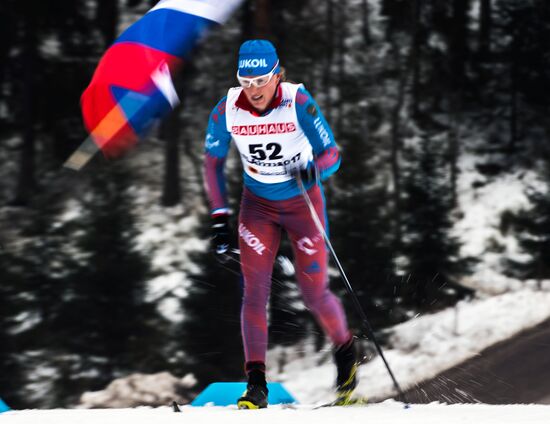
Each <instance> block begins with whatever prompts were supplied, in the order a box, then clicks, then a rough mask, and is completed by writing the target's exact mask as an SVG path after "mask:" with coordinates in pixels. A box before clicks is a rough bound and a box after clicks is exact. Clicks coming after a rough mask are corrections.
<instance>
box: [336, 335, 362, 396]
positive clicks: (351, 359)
mask: <svg viewBox="0 0 550 424" xmlns="http://www.w3.org/2000/svg"><path fill="white" fill-rule="evenodd" d="M334 362H335V363H336V369H337V372H338V375H337V377H336V395H337V398H336V402H335V404H338V405H347V404H348V403H350V401H351V394H352V393H353V390H355V387H356V386H357V367H358V365H359V363H358V361H357V349H356V347H355V337H352V338H351V340H350V341H349V342H347V343H345V344H343V345H341V346H338V347H337V348H336V350H335V351H334Z"/></svg>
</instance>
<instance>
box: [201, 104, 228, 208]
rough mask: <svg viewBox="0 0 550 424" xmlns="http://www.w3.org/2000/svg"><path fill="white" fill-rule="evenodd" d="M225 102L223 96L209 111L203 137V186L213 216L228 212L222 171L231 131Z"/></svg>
mask: <svg viewBox="0 0 550 424" xmlns="http://www.w3.org/2000/svg"><path fill="white" fill-rule="evenodd" d="M225 103H226V98H225V97H224V98H223V99H222V100H220V102H219V103H218V104H217V105H216V107H215V108H214V109H213V110H212V112H211V113H210V118H209V120H208V128H207V130H206V139H205V156H204V186H205V190H206V194H207V196H208V201H209V202H210V208H211V214H212V216H214V217H215V216H218V215H227V213H228V209H227V198H226V187H225V186H226V183H225V176H224V173H223V171H224V166H225V158H226V157H227V152H228V151H229V144H230V142H231V133H230V132H228V131H227V127H226V115H225Z"/></svg>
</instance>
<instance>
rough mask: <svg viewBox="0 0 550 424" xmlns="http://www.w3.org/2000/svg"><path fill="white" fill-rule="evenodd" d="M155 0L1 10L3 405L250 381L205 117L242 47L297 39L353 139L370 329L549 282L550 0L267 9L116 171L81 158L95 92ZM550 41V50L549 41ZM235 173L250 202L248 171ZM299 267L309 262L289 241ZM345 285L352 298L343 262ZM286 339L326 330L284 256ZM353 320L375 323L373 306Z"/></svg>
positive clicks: (338, 124) (233, 29)
mask: <svg viewBox="0 0 550 424" xmlns="http://www.w3.org/2000/svg"><path fill="white" fill-rule="evenodd" d="M155 3H156V2H155V1H145V0H85V1H84V0H56V1H53V0H29V1H15V0H2V2H1V3H0V34H1V36H0V243H1V247H0V396H1V397H2V398H3V399H4V400H5V401H6V403H8V404H10V406H12V407H14V408H28V407H35V408H36V407H41V408H52V407H68V406H74V405H76V404H77V403H78V401H79V398H80V396H81V395H82V393H83V392H85V391H90V390H98V389H101V388H104V387H105V386H106V385H107V384H108V383H110V382H111V381H112V380H114V379H115V378H118V377H123V376H126V375H128V374H131V373H134V372H142V373H156V372H161V371H168V372H170V373H171V374H173V375H176V376H180V377H181V376H184V375H187V374H189V373H192V374H193V376H194V378H195V379H196V385H195V387H196V390H200V389H201V388H202V387H204V386H205V385H206V384H208V383H210V382H212V381H219V380H239V379H241V378H242V377H243V371H242V362H243V357H242V346H241V339H240V328H239V309H240V296H241V293H240V290H241V285H240V277H239V272H238V264H227V265H226V266H220V265H219V264H217V262H216V261H215V260H214V259H213V258H212V256H211V254H210V253H209V250H208V242H209V229H210V220H209V211H208V206H207V204H206V198H205V194H204V192H203V187H202V169H201V166H202V155H203V143H204V133H205V127H206V123H207V120H208V115H209V113H210V111H211V109H212V108H213V107H214V105H215V104H216V102H217V101H218V100H219V99H220V98H221V97H223V96H224V95H225V94H226V91H227V89H228V88H229V87H232V86H235V85H237V84H236V81H235V72H236V61H237V52H238V47H239V45H240V43H241V42H242V41H244V40H245V39H249V38H267V39H269V40H271V41H272V42H274V43H275V45H276V46H277V49H278V52H279V56H280V58H281V63H282V64H283V66H284V67H285V68H286V69H287V75H288V78H289V79H290V80H292V81H296V82H302V83H304V84H305V86H306V88H307V89H308V90H309V91H310V92H311V93H312V95H313V96H314V98H315V99H316V100H317V102H318V103H319V105H320V107H321V110H322V111H323V113H324V114H325V116H326V118H327V120H328V121H329V123H330V125H331V127H332V129H333V131H334V133H335V137H336V140H337V143H338V144H339V146H340V147H341V153H342V166H341V169H340V170H339V172H338V173H337V174H336V175H334V177H333V178H331V179H330V181H329V182H327V184H326V195H327V205H328V214H329V220H330V233H331V238H332V242H333V245H334V248H335V250H336V252H337V253H338V255H339V258H340V260H341V262H342V265H343V267H344V269H345V270H346V272H347V274H348V277H349V278H350V280H351V282H352V285H353V286H354V288H355V290H356V292H357V295H358V296H359V299H360V301H361V304H362V305H363V307H364V309H365V311H366V312H367V315H368V317H369V319H370V320H371V324H372V325H373V326H374V327H375V329H376V330H377V332H378V333H379V334H380V338H381V340H382V341H383V342H386V338H385V337H384V335H385V334H387V333H386V332H385V331H386V329H389V328H391V326H392V325H395V324H397V323H400V322H403V321H406V320H408V319H410V318H412V317H415V316H418V315H419V314H425V313H429V312H434V311H438V310H441V309H443V308H445V307H448V306H451V305H453V304H455V303H456V302H457V301H458V300H460V299H463V298H465V297H469V298H471V297H473V296H477V297H479V296H490V295H493V294H495V293H502V292H506V291H513V290H516V289H518V288H521V287H522V285H523V284H530V285H532V286H533V288H534V289H540V290H542V289H543V288H544V287H545V286H544V284H543V282H544V280H545V279H548V278H550V257H549V256H550V196H548V184H549V183H550V172H549V170H550V167H549V160H550V155H549V148H550V144H549V120H548V116H549V112H550V110H549V105H550V102H549V100H548V93H549V92H550V54H549V51H548V47H547V40H548V39H549V38H550V4H549V3H548V2H546V1H543V0H453V1H447V2H442V1H437V0H317V1H313V0H302V1H292V0H248V1H246V2H245V3H244V4H243V6H242V7H241V8H240V9H239V10H238V12H237V14H236V15H234V16H233V18H232V19H231V20H230V21H229V22H228V24H226V25H225V26H223V27H221V28H218V29H216V30H214V31H212V32H211V33H210V34H209V37H207V38H206V39H205V40H203V42H202V43H201V44H200V45H199V47H198V48H197V50H196V52H195V54H194V60H193V61H192V63H190V64H187V66H186V67H185V70H184V72H182V73H181V74H180V75H179V76H178V78H177V80H176V87H177V90H178V93H179V94H180V97H181V99H182V105H181V106H180V107H179V108H178V109H177V110H176V111H175V112H174V113H172V114H171V115H170V117H169V118H168V119H166V120H165V121H163V122H162V124H161V125H160V126H159V127H158V128H156V129H155V130H154V131H153V132H152V133H151V134H150V136H149V137H148V138H147V139H145V140H143V141H142V142H141V143H140V144H139V145H138V146H137V148H136V149H134V150H133V151H132V152H131V153H129V154H127V155H126V156H124V157H123V158H121V159H119V160H116V161H107V160H105V159H103V158H101V157H98V158H97V159H96V160H94V162H93V163H91V164H90V165H89V166H88V167H87V168H85V169H84V170H83V171H82V172H79V173H75V172H72V171H69V170H65V169H63V168H62V164H63V162H64V161H65V160H66V159H67V157H68V156H69V155H70V154H71V153H72V151H74V149H76V148H77V147H78V146H79V144H80V143H81V142H82V141H83V140H84V139H85V138H86V136H87V134H86V132H85V131H84V128H83V125H82V121H81V115H80V108H79V98H80V95H81V93H82V92H83V90H84V88H85V87H86V86H87V84H88V83H89V81H90V79H91V76H92V74H93V71H94V69H95V66H96V64H97V62H98V61H99V59H100V57H101V55H102V54H103V52H104V51H105V50H106V48H107V47H108V46H109V45H110V44H111V43H112V42H113V40H114V39H115V38H116V36H117V35H118V34H119V33H120V32H121V31H122V30H124V29H125V28H126V27H127V26H128V25H130V24H131V23H132V22H134V21H135V20H136V19H138V18H139V17H141V16H142V15H143V14H144V13H145V12H146V11H147V10H148V9H149V8H150V7H151V6H153V5H154V4H155ZM545 46H546V47H545ZM227 176H228V181H229V186H230V187H229V190H230V193H231V194H230V199H231V201H232V207H233V211H234V218H233V228H235V227H236V225H235V222H234V221H235V219H236V218H235V217H236V212H237V211H238V200H239V193H240V187H241V168H240V163H239V161H238V158H237V157H236V155H235V152H234V151H233V153H232V157H231V159H230V160H229V162H228V166H227ZM281 254H283V255H286V256H288V257H291V252H290V249H289V246H288V243H287V242H286V241H285V242H283V244H282V246H281ZM331 280H332V281H331V284H332V287H333V288H334V291H336V292H337V293H339V294H340V295H342V298H343V300H344V302H345V304H346V306H347V310H348V311H352V310H353V308H352V304H351V300H350V299H349V298H348V297H347V296H345V292H344V286H343V285H342V284H341V283H340V281H339V277H338V273H337V272H332V273H331ZM270 303H271V307H272V309H271V312H270V337H271V338H270V343H271V346H272V347H276V346H298V345H300V346H303V345H304V344H307V345H308V346H312V347H313V348H314V349H317V350H318V349H321V348H322V347H323V346H324V344H325V342H326V341H325V340H324V336H323V335H322V333H321V332H320V330H319V328H318V327H317V324H316V323H315V322H314V321H313V319H312V318H311V316H310V315H309V313H308V311H307V310H305V308H304V306H303V304H302V302H301V300H300V296H299V293H298V291H297V290H296V287H295V283H294V279H293V276H292V272H289V269H288V267H284V266H283V267H281V266H277V267H276V268H275V272H274V282H273V292H272V296H271V299H270ZM348 317H349V319H350V321H351V324H352V326H353V327H354V328H356V329H357V328H359V326H360V323H359V322H358V320H357V318H356V314H354V313H352V312H350V313H348Z"/></svg>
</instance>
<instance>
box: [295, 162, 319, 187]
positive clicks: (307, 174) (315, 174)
mask: <svg viewBox="0 0 550 424" xmlns="http://www.w3.org/2000/svg"><path fill="white" fill-rule="evenodd" d="M290 174H291V175H292V176H293V177H294V178H296V179H298V178H300V179H301V180H302V183H304V185H309V184H311V183H313V182H317V179H318V178H319V170H318V169H317V166H315V163H314V162H310V163H308V164H307V167H305V168H303V169H299V168H294V169H291V171H290Z"/></svg>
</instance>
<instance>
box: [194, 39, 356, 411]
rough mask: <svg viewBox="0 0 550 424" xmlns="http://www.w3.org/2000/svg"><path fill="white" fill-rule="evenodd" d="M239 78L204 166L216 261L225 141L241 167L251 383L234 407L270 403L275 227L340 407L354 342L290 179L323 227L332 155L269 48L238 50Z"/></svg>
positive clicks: (352, 379)
mask: <svg viewBox="0 0 550 424" xmlns="http://www.w3.org/2000/svg"><path fill="white" fill-rule="evenodd" d="M237 79H238V81H239V84H240V87H236V88H231V89H229V91H228V93H227V96H225V97H224V98H223V99H221V100H220V102H219V103H218V104H217V105H216V107H214V109H213V110H212V113H211V114H210V119H209V122H208V129H207V134H206V143H205V144H206V154H205V162H204V172H205V186H206V191H207V194H208V198H209V201H210V206H211V213H212V218H213V226H212V230H213V248H214V249H215V252H216V254H218V255H223V254H224V253H225V252H227V250H228V249H229V228H228V208H227V201H226V191H225V179H224V173H223V171H224V163H225V158H226V156H227V152H228V150H229V145H230V141H231V139H233V140H234V141H235V144H236V146H237V149H238V151H239V153H240V156H241V160H242V164H243V168H244V190H243V195H242V199H241V206H240V213H239V226H238V234H239V248H240V259H241V270H242V274H243V277H244V294H243V301H242V310H241V330H242V338H243V345H244V355H245V372H246V374H247V377H248V384H247V390H246V392H245V393H244V394H243V396H242V397H241V398H240V399H238V401H237V404H238V407H239V408H249V409H256V408H265V407H266V406H267V394H268V390H267V384H266V378H265V359H266V350H267V301H268V297H269V292H270V287H271V272H272V269H273V263H274V260H275V257H276V254H277V250H278V248H279V241H280V235H281V230H285V231H286V232H287V234H288V236H289V239H290V241H291V244H292V248H293V252H294V256H295V261H296V276H297V280H298V284H299V287H300V290H301V293H302V296H303V299H304V303H305V305H306V306H307V308H308V309H309V310H310V311H311V312H312V313H313V315H314V316H315V318H316V319H317V321H318V322H319V324H320V326H321V327H322V329H323V330H324V332H325V333H326V335H327V336H328V337H329V338H330V340H331V341H332V343H333V344H334V359H335V362H336V366H337V381H336V388H337V396H338V397H337V401H338V402H341V403H345V402H346V401H347V400H349V398H350V396H351V393H352V391H353V389H354V388H355V386H356V384H357V382H356V370H357V354H356V349H355V346H354V338H353V336H352V334H351V332H350V330H349V328H348V325H347V321H346V317H345V314H344V310H343V308H342V304H341V303H340V301H339V300H338V299H337V298H336V296H335V295H334V294H333V293H332V292H331V291H330V290H329V288H328V275H327V262H328V257H327V249H326V245H325V242H324V240H323V236H322V235H321V234H320V233H319V231H318V230H317V229H316V227H315V223H314V221H313V219H312V216H311V213H310V211H309V209H308V207H307V205H306V203H305V201H304V198H303V197H302V195H301V193H300V188H299V186H298V184H297V180H296V178H297V177H298V178H301V180H302V182H303V184H304V186H305V188H306V189H307V193H308V195H309V197H310V198H311V200H312V202H313V204H314V206H315V209H316V211H317V214H318V215H319V217H320V219H321V221H322V223H323V225H324V226H325V227H326V214H325V203H324V198H323V191H322V186H321V181H323V180H325V179H326V178H327V177H329V176H330V175H331V174H333V173H334V172H335V171H336V170H337V169H338V168H339V166H340V155H339V152H338V148H337V146H336V143H335V141H334V136H333V134H332V131H331V129H330V127H329V126H328V124H327V122H326V120H325V118H324V116H323V115H322V113H321V112H320V110H319V107H318V106H317V103H316V102H315V101H314V100H313V98H312V97H311V95H310V94H309V93H308V92H307V91H306V89H305V88H304V86H303V85H302V84H291V83H288V82H283V81H282V80H281V67H280V64H279V58H278V56H277V52H276V50H275V47H274V46H273V45H272V44H271V43H270V42H269V41H266V40H249V41H246V42H245V43H243V44H242V45H241V48H240V50H239V63H238V72H237ZM297 174H299V175H297Z"/></svg>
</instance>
